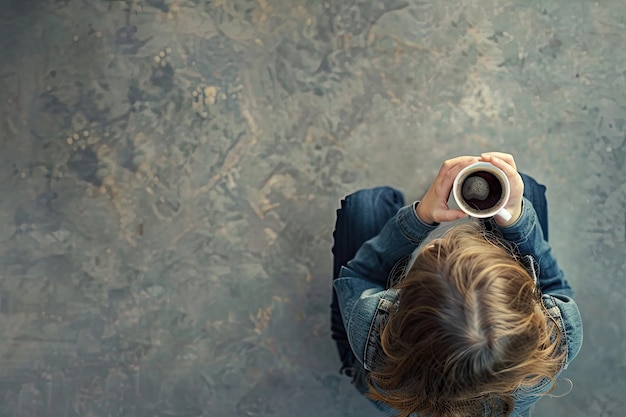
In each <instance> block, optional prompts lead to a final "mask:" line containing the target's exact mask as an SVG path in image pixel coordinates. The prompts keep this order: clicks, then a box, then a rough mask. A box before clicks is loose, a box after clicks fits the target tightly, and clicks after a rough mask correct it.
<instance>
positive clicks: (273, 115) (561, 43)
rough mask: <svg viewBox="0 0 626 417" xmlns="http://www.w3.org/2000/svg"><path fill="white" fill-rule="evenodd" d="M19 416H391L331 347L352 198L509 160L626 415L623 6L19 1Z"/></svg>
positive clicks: (14, 188) (8, 2) (585, 402)
mask: <svg viewBox="0 0 626 417" xmlns="http://www.w3.org/2000/svg"><path fill="white" fill-rule="evenodd" d="M1 4H2V6H1V12H0V53H1V54H2V55H1V56H2V59H1V60H0V415H1V416H55V417H57V416H58V417H61V416H63V417H69V416H141V417H143V416H146V417H147V416H177V417H185V416H190V417H191V416H211V417H213V416H216V417H221V416H292V415H298V416H316V417H317V416H320V415H322V416H357V415H358V416H375V415H376V411H375V410H374V409H373V408H372V407H371V406H370V405H369V404H368V402H367V401H366V400H364V399H363V398H362V397H360V396H359V395H358V394H357V393H356V392H355V391H354V390H353V389H352V387H351V385H350V383H349V381H348V380H347V379H346V378H345V377H341V376H340V375H339V374H338V372H337V371H338V369H339V363H338V358H337V355H336V352H335V348H334V346H333V344H332V342H331V340H330V336H329V303H330V275H331V256H330V247H331V231H332V225H333V221H334V210H335V209H336V208H337V206H338V202H339V199H340V198H341V197H342V196H343V195H345V194H347V193H349V192H352V191H354V190H356V189H358V188H361V187H370V186H374V185H381V184H389V185H393V186H396V187H399V188H401V189H403V190H404V191H405V192H406V195H407V199H415V198H418V197H420V196H421V194H422V193H423V192H424V191H425V190H426V187H427V186H428V185H429V183H430V181H431V180H432V178H433V177H434V174H435V173H436V170H437V169H438V167H439V165H440V164H441V162H442V161H443V160H444V159H446V158H448V157H452V156H456V155H461V154H476V153H479V152H481V151H486V150H503V151H507V152H511V153H513V154H514V155H515V157H516V159H517V162H518V166H519V168H520V170H522V171H524V172H527V173H530V174H532V175H534V176H535V177H536V178H537V179H538V180H540V181H542V182H544V183H545V184H546V185H547V186H548V199H549V201H550V205H551V206H550V222H551V224H550V235H551V241H552V243H553V247H554V252H555V254H556V255H557V258H558V259H559V262H560V264H561V266H562V268H563V269H564V270H565V271H566V275H567V278H568V279H569V280H570V282H571V284H572V285H573V286H574V288H575V290H576V291H577V300H578V303H579V305H580V309H581V312H582V315H583V319H584V323H585V342H584V346H583V349H582V351H581V353H580V355H579V357H578V358H577V360H576V361H575V362H574V363H573V364H572V365H571V367H570V368H569V369H568V370H567V372H566V376H567V377H569V378H570V379H572V380H573V382H574V390H573V392H572V393H571V394H570V395H569V396H567V397H565V398H561V399H553V398H546V399H544V400H542V401H541V403H540V405H539V406H538V409H537V414H536V415H538V416H552V417H556V416H572V417H583V416H584V417H587V416H601V417H609V416H625V415H626V414H625V413H626V411H624V410H625V409H626V404H625V400H624V396H623V393H624V392H626V383H625V380H624V375H625V374H626V354H625V352H626V344H625V341H624V331H625V330H624V326H623V323H624V321H625V320H626V289H625V287H624V278H625V275H626V263H625V259H626V256H625V254H626V243H625V235H626V231H625V227H626V209H625V205H626V167H625V165H624V160H625V158H626V114H625V112H626V52H625V50H624V44H625V43H626V17H625V16H626V6H625V5H624V2H623V0H604V1H602V2H594V1H584V2H583V1H575V2H574V1H572V2H559V1H553V0H545V1H544V0H517V1H513V0H501V1H499V0H455V1H434V0H429V1H418V0H406V1H404V0H402V1H401V0H387V1H372V0H328V1H322V0H320V1H305V0H292V1H289V0H255V1H253V0H248V1H245V0H214V1H208V0H206V1H205V0H180V1H176V0H144V1H138V0H125V1H114V0H2V2H1Z"/></svg>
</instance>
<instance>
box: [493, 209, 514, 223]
mask: <svg viewBox="0 0 626 417" xmlns="http://www.w3.org/2000/svg"><path fill="white" fill-rule="evenodd" d="M496 216H498V217H500V218H501V219H502V220H504V221H505V222H508V221H509V220H511V217H513V216H511V213H509V212H508V211H507V210H506V209H504V208H503V209H500V211H498V212H497V213H496Z"/></svg>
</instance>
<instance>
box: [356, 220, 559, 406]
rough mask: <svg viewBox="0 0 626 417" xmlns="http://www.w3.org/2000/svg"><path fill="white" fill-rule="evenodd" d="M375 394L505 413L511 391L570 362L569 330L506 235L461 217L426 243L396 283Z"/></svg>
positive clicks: (403, 402) (408, 402) (372, 378)
mask: <svg viewBox="0 0 626 417" xmlns="http://www.w3.org/2000/svg"><path fill="white" fill-rule="evenodd" d="M395 288H396V289H397V290H398V294H399V302H398V305H397V308H396V309H395V310H393V311H392V312H391V313H390V316H389V319H388V320H387V321H386V323H383V325H382V328H381V346H382V351H383V352H384V355H381V358H382V359H380V360H379V361H378V362H377V363H376V364H375V365H374V369H373V371H372V372H370V373H369V374H368V377H367V382H368V386H369V394H368V396H369V397H370V398H372V399H374V400H378V401H381V402H383V403H385V404H387V405H389V406H391V407H393V408H395V409H397V410H399V411H400V416H401V417H408V416H409V415H410V414H411V413H418V414H423V415H428V416H430V417H444V416H445V417H466V416H473V415H483V414H484V413H485V411H488V412H491V413H492V414H493V415H503V416H507V415H509V414H510V413H511V412H512V411H513V406H514V404H513V392H514V391H515V389H516V388H518V387H520V386H528V387H530V386H533V385H535V384H537V383H539V382H540V381H541V380H543V379H544V378H547V379H549V380H550V382H551V383H552V386H553V387H554V384H555V381H554V376H555V375H556V374H557V373H558V371H559V369H560V368H561V367H562V366H563V363H564V358H565V352H562V351H560V349H559V342H560V338H561V337H562V335H561V332H560V330H559V328H558V326H557V325H556V322H555V321H554V319H552V318H551V316H550V315H549V314H548V313H547V311H546V309H545V307H544V305H543V303H542V301H541V293H540V292H539V289H538V288H537V286H536V284H535V282H534V280H533V278H532V276H531V275H530V274H529V272H528V271H527V270H526V269H525V268H524V267H523V266H522V265H521V264H520V260H519V257H518V256H517V255H516V253H515V250H514V249H513V247H512V246H511V245H510V244H507V242H506V241H504V240H502V239H498V238H496V237H495V235H493V234H491V233H490V232H486V231H485V230H484V229H483V228H482V227H481V226H480V225H479V224H477V223H463V224H459V225H457V226H455V227H453V228H452V229H450V230H448V231H447V232H446V233H445V234H444V235H443V236H442V237H440V238H437V239H434V240H433V241H432V242H430V243H429V244H428V245H427V246H425V247H423V248H421V249H420V251H419V253H418V254H417V256H416V257H415V261H414V262H413V265H412V267H411V269H410V270H409V272H408V273H407V275H406V276H405V277H404V278H403V279H402V280H401V281H400V282H399V283H397V284H396V285H395Z"/></svg>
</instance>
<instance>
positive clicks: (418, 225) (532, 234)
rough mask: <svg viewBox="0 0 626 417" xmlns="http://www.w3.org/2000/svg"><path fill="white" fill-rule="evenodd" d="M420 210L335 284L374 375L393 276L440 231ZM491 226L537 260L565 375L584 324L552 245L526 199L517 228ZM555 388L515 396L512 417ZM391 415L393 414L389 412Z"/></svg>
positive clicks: (361, 357)
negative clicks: (559, 333)
mask: <svg viewBox="0 0 626 417" xmlns="http://www.w3.org/2000/svg"><path fill="white" fill-rule="evenodd" d="M417 204H418V203H417V202H416V203H414V204H412V205H408V206H405V207H403V208H401V209H400V210H399V211H398V213H397V214H396V215H395V216H394V217H393V218H392V219H390V220H389V221H388V222H387V224H386V225H385V226H384V227H383V229H382V230H381V232H380V233H379V234H378V235H377V236H376V237H374V238H372V239H370V240H368V241H367V242H366V243H365V244H363V246H362V247H361V248H360V249H359V250H358V252H357V253H356V255H355V257H354V259H352V260H351V261H350V262H348V264H347V265H346V266H344V267H342V269H341V271H340V274H339V277H338V278H337V279H335V280H334V282H333V285H334V288H335V290H336V292H337V297H338V301H339V308H340V310H341V315H342V319H343V322H344V326H345V328H346V331H347V334H348V340H349V342H350V346H351V348H352V351H353V352H354V354H355V356H356V358H357V360H358V361H359V362H360V363H361V365H362V366H363V367H364V368H365V369H366V370H367V371H371V370H372V364H373V363H374V361H375V358H376V356H377V355H381V354H382V349H381V347H380V334H379V330H378V329H379V326H380V324H381V323H384V320H386V318H387V315H388V314H389V311H390V310H391V308H392V307H393V306H394V304H396V302H397V301H398V294H397V291H396V290H395V289H393V288H387V282H388V276H389V274H390V273H391V271H392V269H393V267H394V265H396V263H397V262H399V261H400V260H402V259H403V258H405V259H406V257H407V256H409V255H411V254H412V253H413V252H414V251H415V250H416V248H417V247H418V245H419V244H420V242H421V241H422V240H423V239H424V238H426V236H428V234H429V233H430V232H432V231H433V230H435V229H436V228H437V225H427V224H425V223H424V222H422V221H421V220H420V219H419V217H418V216H417V214H416V211H415V208H416V205H417ZM491 224H492V226H493V227H494V228H495V229H497V230H499V231H500V233H501V234H502V236H503V237H504V238H505V239H506V240H508V241H509V242H512V243H514V244H515V245H516V246H517V249H518V250H519V252H520V254H521V255H522V256H528V255H530V259H535V260H537V263H538V265H537V266H538V270H539V274H538V276H536V278H537V280H538V284H539V286H540V289H541V291H542V294H543V295H542V300H543V303H544V306H545V307H546V309H547V311H548V313H549V314H550V315H552V316H553V317H554V318H555V320H556V322H557V324H558V326H559V327H560V329H561V331H562V334H563V335H564V336H565V337H563V338H562V342H561V349H564V350H565V351H566V352H567V354H566V363H565V366H564V368H563V369H565V368H566V367H567V365H568V364H569V363H570V362H571V361H572V360H573V359H574V357H576V355H577V354H578V352H579V350H580V347H581V345H582V338H583V330H582V322H581V318H580V313H579V311H578V307H577V306H576V303H575V302H574V300H573V299H572V297H573V291H572V289H571V287H570V286H569V284H568V283H567V281H566V280H565V278H564V276H563V271H562V270H561V269H560V268H559V266H558V264H557V262H556V260H555V259H554V257H553V256H552V254H551V248H550V245H549V244H548V242H547V241H545V240H544V238H543V234H542V231H541V226H540V225H539V223H538V220H537V215H536V213H535V209H534V208H533V206H532V203H531V202H530V201H529V200H528V199H526V198H524V200H523V205H522V214H521V215H520V218H519V219H518V220H517V221H516V222H515V223H514V224H512V225H510V226H506V227H502V226H498V225H497V224H496V223H495V222H494V221H491ZM533 269H535V268H533ZM550 388H551V384H550V381H549V380H547V379H544V380H542V381H540V382H539V383H538V384H537V385H536V386H534V387H531V388H522V387H520V388H518V389H517V390H516V391H515V392H514V402H515V409H514V411H513V413H512V414H511V416H526V415H528V413H529V410H530V409H531V407H532V406H533V404H534V403H535V402H537V401H538V400H539V399H540V398H541V395H540V394H542V393H545V392H547V391H548V390H549V389H550ZM385 407H387V406H384V407H383V408H385ZM379 408H380V407H379ZM387 411H392V409H391V408H387Z"/></svg>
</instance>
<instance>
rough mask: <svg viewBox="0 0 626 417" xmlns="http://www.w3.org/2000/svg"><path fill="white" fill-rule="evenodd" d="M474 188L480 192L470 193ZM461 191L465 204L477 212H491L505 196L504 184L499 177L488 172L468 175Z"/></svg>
mask: <svg viewBox="0 0 626 417" xmlns="http://www.w3.org/2000/svg"><path fill="white" fill-rule="evenodd" d="M476 177H478V178H476ZM485 182H486V184H485ZM483 184H484V185H483ZM468 185H469V186H468ZM472 188H474V189H477V190H479V191H477V192H472V191H468V190H470V189H472ZM485 188H486V189H485ZM461 190H463V191H462V192H461V195H462V196H463V200H465V203H466V204H467V205H468V206H469V208H470V209H471V210H477V211H483V210H490V209H491V208H493V207H494V206H497V205H498V203H499V202H500V200H502V195H503V193H502V191H503V187H502V183H501V182H500V180H499V179H498V177H496V176H495V175H493V174H492V173H490V172H487V171H476V172H473V173H471V174H470V175H468V176H467V178H465V179H464V180H463V184H461Z"/></svg>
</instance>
